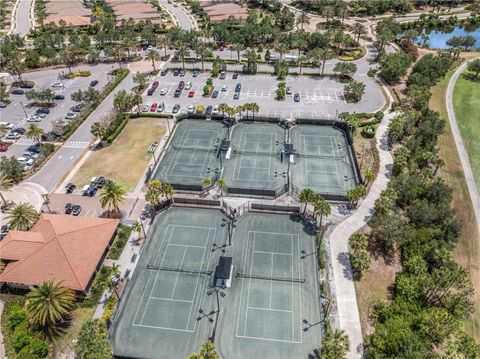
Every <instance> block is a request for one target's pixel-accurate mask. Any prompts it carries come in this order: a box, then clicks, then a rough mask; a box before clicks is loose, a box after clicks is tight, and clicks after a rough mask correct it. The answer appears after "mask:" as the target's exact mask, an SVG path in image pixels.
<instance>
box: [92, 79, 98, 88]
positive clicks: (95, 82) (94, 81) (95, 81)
mask: <svg viewBox="0 0 480 359" xmlns="http://www.w3.org/2000/svg"><path fill="white" fill-rule="evenodd" d="M97 85H98V80H93V81H92V82H90V87H95V86H97Z"/></svg>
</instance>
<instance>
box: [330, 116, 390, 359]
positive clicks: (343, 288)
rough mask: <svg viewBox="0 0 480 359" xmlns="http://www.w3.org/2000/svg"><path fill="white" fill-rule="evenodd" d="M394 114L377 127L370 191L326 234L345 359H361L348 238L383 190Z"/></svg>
mask: <svg viewBox="0 0 480 359" xmlns="http://www.w3.org/2000/svg"><path fill="white" fill-rule="evenodd" d="M395 115H396V113H389V114H388V115H386V116H385V118H384V119H383V121H382V122H381V123H380V125H379V126H378V128H377V136H376V138H377V148H378V152H379V156H380V170H379V173H378V176H377V178H376V180H375V181H374V182H373V184H372V187H371V188H370V192H369V193H368V195H367V197H365V199H364V200H363V201H362V203H361V204H360V205H359V207H358V208H357V209H356V211H355V212H354V213H353V214H352V215H351V216H350V217H348V218H347V219H346V220H344V221H343V222H341V223H340V224H339V225H338V226H337V227H336V228H335V229H334V230H333V231H332V233H331V234H330V236H329V237H328V239H327V240H328V241H329V242H330V252H331V258H332V267H333V277H334V283H335V284H334V285H335V296H336V303H337V310H338V320H339V326H340V329H342V330H344V331H345V332H346V334H347V335H348V337H349V339H350V352H349V354H348V358H350V359H353V358H361V357H362V355H363V354H362V353H363V338H362V328H361V325H360V316H359V314H358V305H357V297H356V294H355V285H354V282H353V277H352V268H351V265H350V259H349V252H348V238H349V237H350V235H352V234H353V233H354V232H356V231H358V230H359V229H360V228H362V227H363V226H365V225H366V224H367V222H368V220H369V219H370V217H371V216H372V214H373V208H374V205H375V201H376V200H377V198H378V197H379V196H380V193H381V192H382V191H383V190H385V189H386V188H387V185H388V182H389V181H390V177H391V171H392V166H393V158H392V156H391V154H390V152H389V150H388V144H387V130H388V124H389V123H390V120H391V119H392V118H393V117H395Z"/></svg>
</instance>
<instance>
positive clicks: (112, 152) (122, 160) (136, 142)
mask: <svg viewBox="0 0 480 359" xmlns="http://www.w3.org/2000/svg"><path fill="white" fill-rule="evenodd" d="M165 129H166V122H165V120H164V119H157V118H137V119H131V120H129V122H128V124H127V125H126V126H125V128H124V129H123V131H122V133H121V134H120V135H119V136H118V137H117V139H116V140H115V141H114V142H113V143H112V144H109V145H105V147H103V148H100V149H98V150H96V151H94V152H93V153H91V155H90V157H89V158H88V159H87V160H86V162H85V163H84V164H83V165H82V167H80V169H79V171H78V172H77V173H76V174H75V176H74V177H73V180H72V182H73V183H74V184H76V185H77V187H83V186H84V185H85V184H88V183H89V182H90V179H91V178H92V177H98V176H105V178H107V179H109V180H113V181H115V182H118V183H120V184H121V185H122V186H124V187H125V189H126V190H127V192H130V191H133V190H134V189H135V186H136V185H137V182H138V181H139V179H140V177H141V176H142V174H143V172H144V171H145V168H146V166H147V164H148V161H149V160H150V158H151V154H148V152H147V151H148V148H149V146H150V144H151V143H152V142H154V141H159V140H160V139H161V137H162V136H163V135H164V134H165ZM105 159H108V160H105Z"/></svg>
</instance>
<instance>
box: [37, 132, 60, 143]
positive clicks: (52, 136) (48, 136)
mask: <svg viewBox="0 0 480 359" xmlns="http://www.w3.org/2000/svg"><path fill="white" fill-rule="evenodd" d="M60 138H62V134H61V133H60V132H58V131H48V132H47V133H44V134H43V135H42V141H57V140H59V139H60Z"/></svg>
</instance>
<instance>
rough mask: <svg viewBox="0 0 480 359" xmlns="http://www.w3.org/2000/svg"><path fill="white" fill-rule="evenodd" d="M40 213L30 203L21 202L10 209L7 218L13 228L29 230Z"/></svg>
mask: <svg viewBox="0 0 480 359" xmlns="http://www.w3.org/2000/svg"><path fill="white" fill-rule="evenodd" d="M37 218H38V213H37V211H36V210H35V208H33V207H32V206H31V205H30V204H28V203H20V204H17V205H15V206H14V207H13V208H11V209H10V210H8V212H7V214H6V216H5V219H6V220H7V223H8V225H9V227H10V228H11V229H16V230H19V231H28V230H29V229H30V227H32V226H33V225H34V224H35V222H36V221H37Z"/></svg>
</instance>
